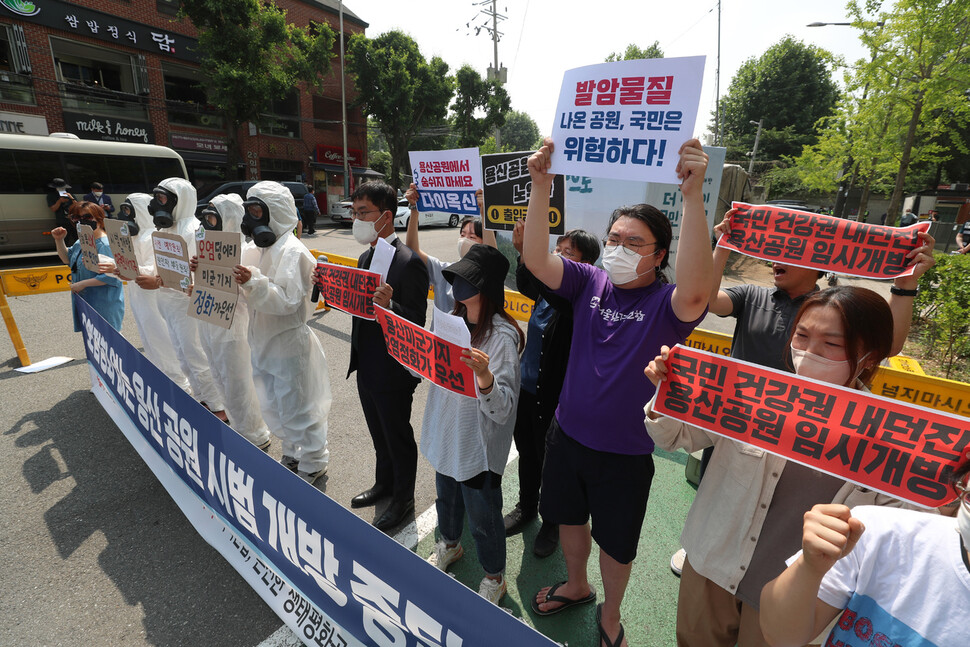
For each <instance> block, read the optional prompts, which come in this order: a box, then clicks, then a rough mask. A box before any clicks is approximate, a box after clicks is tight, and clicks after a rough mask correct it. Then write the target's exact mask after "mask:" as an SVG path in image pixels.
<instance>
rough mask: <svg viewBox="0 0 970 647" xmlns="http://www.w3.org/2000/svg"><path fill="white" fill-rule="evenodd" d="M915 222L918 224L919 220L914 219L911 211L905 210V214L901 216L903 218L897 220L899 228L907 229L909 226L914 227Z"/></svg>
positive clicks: (914, 216)
mask: <svg viewBox="0 0 970 647" xmlns="http://www.w3.org/2000/svg"><path fill="white" fill-rule="evenodd" d="M917 222H919V218H917V217H916V214H915V213H913V210H912V209H907V210H906V213H904V214H903V217H902V218H900V219H899V226H900V227H909V226H910V225H915V224H916V223H917Z"/></svg>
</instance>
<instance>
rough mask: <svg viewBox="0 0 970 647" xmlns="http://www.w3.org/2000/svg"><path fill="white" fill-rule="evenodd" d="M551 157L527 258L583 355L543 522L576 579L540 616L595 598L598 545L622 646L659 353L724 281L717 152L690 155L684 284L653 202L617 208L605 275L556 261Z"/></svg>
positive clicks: (548, 463) (549, 593)
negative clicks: (568, 312) (709, 177)
mask: <svg viewBox="0 0 970 647" xmlns="http://www.w3.org/2000/svg"><path fill="white" fill-rule="evenodd" d="M552 154H553V143H552V140H551V139H546V140H545V142H543V146H542V148H540V149H539V150H538V151H537V152H536V153H535V154H534V155H533V156H532V157H531V158H529V173H530V175H531V176H532V194H531V196H530V198H529V209H528V214H527V216H526V221H525V241H524V246H523V253H522V258H523V260H524V262H525V264H526V266H527V267H528V268H529V270H530V271H531V272H532V273H533V274H534V275H535V277H536V278H537V279H538V280H539V281H541V282H542V283H544V284H545V285H546V286H547V287H549V288H550V289H551V290H553V291H555V292H556V293H557V294H560V295H562V296H563V297H565V298H567V299H569V301H570V302H571V303H572V307H573V318H574V326H573V339H572V351H571V354H570V358H569V365H568V368H567V369H566V378H565V383H564V384H563V390H562V395H561V396H560V399H559V408H558V410H557V411H556V418H555V420H554V421H553V422H552V425H551V426H550V429H549V433H548V435H547V438H546V459H545V464H544V466H543V474H542V481H543V482H542V494H541V501H540V504H539V509H540V512H541V513H542V516H543V518H544V519H548V520H549V521H550V522H552V523H558V524H560V540H561V543H562V549H563V554H564V556H565V559H566V569H567V573H568V579H567V580H566V581H565V582H560V583H559V584H556V585H554V586H552V587H548V588H544V589H542V590H541V591H539V592H538V593H537V594H536V597H535V599H533V601H532V609H533V611H534V612H535V613H536V614H538V615H550V614H553V613H556V612H558V611H561V610H562V609H565V608H567V607H570V606H573V605H576V604H581V603H584V602H591V601H593V600H595V599H596V594H595V592H594V591H593V589H592V587H591V586H590V584H589V582H588V580H587V575H586V563H587V561H588V559H589V554H590V549H591V541H592V539H595V540H596V543H597V544H599V546H600V570H601V572H602V576H603V603H602V604H601V605H600V606H599V607H598V608H597V622H598V624H599V630H600V637H601V638H602V639H603V640H604V641H606V642H607V643H608V644H616V645H620V644H622V642H623V627H622V625H621V624H620V603H621V602H622V600H623V594H624V592H625V591H626V585H627V582H628V581H629V578H630V572H631V570H632V567H633V559H634V558H635V557H636V549H637V544H638V543H639V537H640V528H641V526H642V524H643V517H644V515H645V513H646V507H647V498H648V496H649V494H650V483H651V481H652V479H653V458H652V456H651V453H652V452H653V442H652V441H651V439H650V437H649V436H648V435H647V434H646V432H645V431H644V428H643V407H644V405H645V404H646V403H647V401H648V400H649V399H650V398H651V397H652V395H653V386H652V384H651V383H650V381H649V380H648V379H647V378H646V377H645V376H644V374H643V369H644V367H645V366H646V365H647V364H648V363H649V361H650V360H651V359H652V358H653V357H654V355H652V354H651V353H653V352H654V350H653V349H659V348H660V346H661V345H664V344H667V345H672V344H675V343H678V342H682V341H684V340H685V339H686V338H687V335H688V334H690V331H691V330H693V328H694V327H695V326H696V325H697V324H698V323H699V322H700V320H701V318H703V316H704V314H705V312H706V310H707V300H708V297H709V295H710V292H711V284H712V282H713V279H714V272H713V263H712V262H711V251H710V232H709V231H708V228H707V220H706V217H705V212H704V200H703V196H702V192H701V190H702V187H703V182H704V172H705V171H706V169H707V155H706V154H705V153H704V151H703V150H702V149H701V145H700V142H699V141H697V140H696V139H692V140H690V141H689V142H687V143H685V144H684V145H683V146H682V147H681V149H680V161H679V163H678V164H677V175H678V177H679V178H680V180H681V182H682V184H681V193H682V194H683V197H684V216H683V224H682V228H681V236H680V245H679V250H678V254H677V268H676V269H677V276H678V277H679V278H680V279H682V280H681V281H680V283H679V284H678V285H676V286H673V285H669V284H667V283H666V282H665V281H664V280H663V279H662V278H661V277H659V276H658V273H659V272H661V271H662V270H663V269H664V268H665V267H666V266H667V255H668V252H669V248H670V241H671V237H672V234H671V228H670V222H669V221H668V220H667V218H666V217H665V216H664V215H663V214H662V213H661V212H660V211H659V210H657V209H656V208H654V207H651V206H649V205H645V204H641V205H636V206H633V207H622V208H620V209H617V210H616V211H614V212H613V216H612V218H611V221H610V228H609V234H608V236H607V238H606V240H605V241H604V245H605V251H604V253H603V268H604V270H605V271H604V270H600V269H597V268H594V267H591V266H587V265H581V264H579V263H573V262H570V261H564V260H563V259H562V258H560V257H558V256H555V255H553V254H550V253H549V251H548V241H549V219H548V217H547V214H548V213H549V192H550V189H551V185H552V179H553V175H552V174H551V173H549V172H548V169H549V165H550V162H551V156H552ZM590 518H592V529H591V528H590V526H589V524H588V521H589V519H590Z"/></svg>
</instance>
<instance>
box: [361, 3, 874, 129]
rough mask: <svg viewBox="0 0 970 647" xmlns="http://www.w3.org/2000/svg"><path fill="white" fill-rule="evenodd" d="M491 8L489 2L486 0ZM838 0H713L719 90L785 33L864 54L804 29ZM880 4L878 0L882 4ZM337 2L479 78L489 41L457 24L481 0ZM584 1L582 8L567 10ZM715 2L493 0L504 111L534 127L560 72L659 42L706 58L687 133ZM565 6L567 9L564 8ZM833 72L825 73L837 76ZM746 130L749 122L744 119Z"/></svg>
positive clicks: (713, 62)
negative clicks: (506, 98)
mask: <svg viewBox="0 0 970 647" xmlns="http://www.w3.org/2000/svg"><path fill="white" fill-rule="evenodd" d="M486 2H487V5H488V6H487V8H489V9H490V8H491V2H490V0H486ZM845 4H846V2H845V0H814V1H813V2H792V1H789V0H782V1H781V2H779V1H778V0H746V1H745V0H723V1H722V3H721V75H720V76H721V82H720V88H721V95H722V96H723V95H724V94H725V93H726V92H727V89H728V87H729V85H730V83H731V79H732V77H733V76H734V74H735V72H737V70H738V68H739V67H740V66H741V64H742V63H744V61H745V60H747V59H749V58H752V57H754V58H757V57H759V56H761V54H763V53H764V51H765V50H766V49H767V48H768V47H770V46H771V45H773V44H774V43H777V42H778V41H779V40H781V39H782V38H783V37H784V36H785V35H786V34H791V35H792V36H794V37H795V38H796V39H798V40H801V41H803V42H804V43H806V44H813V45H817V46H818V47H822V48H824V49H827V50H828V51H830V52H832V53H833V54H837V55H841V56H843V57H844V58H845V59H846V61H847V62H848V63H850V64H851V63H853V62H855V61H856V60H858V59H861V58H866V57H867V54H866V50H865V48H864V47H863V46H862V45H861V44H860V43H859V40H858V34H857V32H856V30H855V29H854V28H852V27H843V26H828V27H814V28H813V27H806V25H807V24H808V23H811V22H816V21H817V22H848V21H849V19H848V18H847V14H846V11H845ZM887 4H888V3H887ZM345 6H346V7H347V8H348V9H350V10H351V11H353V12H354V13H355V14H356V15H357V16H358V17H360V18H361V19H362V20H364V21H365V22H367V23H369V25H370V26H369V27H368V28H367V30H366V32H365V33H366V34H367V36H369V37H371V38H374V37H376V36H378V35H380V34H382V33H384V32H386V31H390V30H392V29H397V30H400V31H403V32H405V33H407V34H409V35H410V36H411V37H412V38H413V39H414V40H415V41H416V42H417V43H418V46H419V48H420V49H421V53H422V54H423V55H424V56H425V58H428V59H430V58H431V57H432V56H440V57H441V58H442V59H444V60H445V62H447V63H448V65H449V66H450V68H451V72H452V73H454V71H455V70H457V69H458V68H459V67H461V66H462V65H464V64H465V63H468V64H470V65H472V66H473V67H474V68H476V69H477V70H478V71H479V72H480V73H481V74H482V75H483V76H484V75H485V72H486V70H487V68H488V67H489V65H491V64H492V61H493V58H494V54H493V46H492V39H491V37H490V36H489V34H488V33H487V32H486V31H485V30H484V29H483V30H481V32H480V33H479V34H478V35H475V31H474V29H473V28H469V27H466V24H468V23H471V25H472V27H474V26H475V25H482V24H483V23H484V22H486V21H487V22H488V24H489V25H491V19H490V18H486V17H485V16H484V15H483V14H482V13H481V11H482V9H485V8H486V7H485V6H483V5H482V0H424V1H423V2H419V3H407V2H402V1H401V0H348V1H347V2H346V3H345ZM575 6H584V7H586V8H584V9H582V10H577V9H573V8H572V7H575ZM717 6H718V5H717V2H716V0H680V1H679V2H677V1H674V2H657V1H656V0H646V1H641V2H637V3H634V2H631V1H630V0H593V2H589V3H584V4H583V5H579V3H576V4H575V5H574V4H573V3H572V2H565V1H563V0H511V1H510V0H498V1H497V9H498V13H499V14H500V15H504V16H506V17H507V20H504V21H500V22H499V26H498V29H499V31H500V32H502V34H503V35H502V38H501V40H500V41H499V44H498V58H499V64H500V65H504V66H505V67H506V68H507V69H508V83H507V84H506V90H507V91H508V93H509V95H510V96H511V98H512V108H513V110H518V111H521V112H526V113H528V114H529V115H530V116H531V117H532V118H533V119H534V120H535V122H536V124H538V126H539V130H540V132H542V133H543V134H548V133H549V132H550V131H551V129H552V125H553V119H554V116H555V110H556V101H557V99H558V97H559V89H560V86H561V85H562V77H563V73H564V72H565V71H566V70H569V69H572V68H576V67H582V66H584V65H592V64H594V63H602V62H603V61H605V59H606V57H607V56H609V54H610V53H612V52H620V53H622V52H623V51H624V50H625V49H626V47H627V45H629V44H630V43H635V44H636V45H637V46H639V47H642V48H643V47H646V46H648V45H650V44H651V43H653V42H654V41H659V42H660V47H661V49H662V50H663V52H664V54H665V56H667V57H673V56H698V55H704V56H706V57H707V60H706V64H705V68H704V86H703V88H702V91H701V101H700V105H699V108H698V110H699V112H698V119H697V125H696V126H695V133H697V134H698V135H701V134H703V133H704V132H706V131H707V129H708V128H709V123H710V122H712V121H713V118H712V117H711V116H710V115H712V114H713V111H714V106H715V97H716V92H715V88H716V82H715V79H716V76H717V74H716V70H717V49H718V48H717V23H718V20H717ZM567 7H569V8H567ZM841 78H842V74H841V72H836V73H835V79H836V80H837V81H838V82H841ZM752 128H754V127H752Z"/></svg>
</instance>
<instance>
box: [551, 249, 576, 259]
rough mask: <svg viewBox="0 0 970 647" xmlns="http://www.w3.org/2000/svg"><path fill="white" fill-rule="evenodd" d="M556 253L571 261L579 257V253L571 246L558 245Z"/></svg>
mask: <svg viewBox="0 0 970 647" xmlns="http://www.w3.org/2000/svg"><path fill="white" fill-rule="evenodd" d="M556 253H557V254H559V255H560V256H562V257H563V258H568V259H569V260H571V261H575V260H576V259H577V258H579V254H577V253H576V252H575V251H573V249H572V248H570V247H557V248H556Z"/></svg>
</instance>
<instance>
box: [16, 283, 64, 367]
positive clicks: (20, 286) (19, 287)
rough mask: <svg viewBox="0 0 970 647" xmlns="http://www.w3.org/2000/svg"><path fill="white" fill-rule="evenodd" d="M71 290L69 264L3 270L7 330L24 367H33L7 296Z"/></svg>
mask: <svg viewBox="0 0 970 647" xmlns="http://www.w3.org/2000/svg"><path fill="white" fill-rule="evenodd" d="M70 289H71V270H70V268H68V267H67V265H51V266H48V267H32V268H28V269H15V270H0V314H2V315H3V323H4V325H6V327H7V334H9V335H10V341H11V342H13V347H14V350H16V351H17V358H18V359H19V360H20V365H21V366H30V356H29V355H28V354H27V348H26V347H25V346H24V340H23V338H22V337H21V336H20V329H18V328H17V322H16V320H15V319H14V318H13V312H11V310H10V305H9V304H8V303H7V297H24V296H30V295H32V294H47V293H50V292H65V291H67V290H70Z"/></svg>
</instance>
